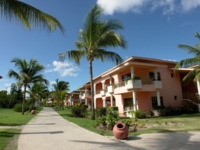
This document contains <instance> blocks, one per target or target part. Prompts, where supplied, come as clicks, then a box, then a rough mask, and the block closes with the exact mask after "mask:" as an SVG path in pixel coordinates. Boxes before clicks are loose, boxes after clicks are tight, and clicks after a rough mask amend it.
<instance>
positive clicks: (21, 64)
mask: <svg viewBox="0 0 200 150" xmlns="http://www.w3.org/2000/svg"><path fill="white" fill-rule="evenodd" d="M11 62H13V63H15V67H16V68H17V70H18V72H16V71H14V70H12V69H10V70H9V72H8V77H10V78H11V77H13V78H15V79H16V80H17V84H18V85H20V86H23V87H24V97H23V103H22V115H24V103H25V99H26V90H27V87H30V86H31V84H33V83H44V84H48V81H47V80H46V79H44V77H43V75H42V74H40V72H41V71H43V70H44V66H43V65H40V64H39V63H38V61H37V60H35V59H31V60H30V61H29V62H27V61H26V59H24V60H22V59H19V58H14V59H13V60H11Z"/></svg>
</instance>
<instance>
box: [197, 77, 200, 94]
mask: <svg viewBox="0 0 200 150" xmlns="http://www.w3.org/2000/svg"><path fill="white" fill-rule="evenodd" d="M197 90H198V94H199V95H200V81H199V80H197Z"/></svg>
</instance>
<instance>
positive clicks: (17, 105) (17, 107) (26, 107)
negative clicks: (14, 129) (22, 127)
mask: <svg viewBox="0 0 200 150" xmlns="http://www.w3.org/2000/svg"><path fill="white" fill-rule="evenodd" d="M13 110H14V111H16V112H22V104H16V105H15V106H14V108H13ZM29 110H30V108H29V106H28V105H26V104H25V105H24V112H26V111H29Z"/></svg>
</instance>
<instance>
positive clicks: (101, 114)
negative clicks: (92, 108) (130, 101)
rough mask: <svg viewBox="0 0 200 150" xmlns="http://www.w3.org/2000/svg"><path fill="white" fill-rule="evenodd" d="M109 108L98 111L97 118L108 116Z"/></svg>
mask: <svg viewBox="0 0 200 150" xmlns="http://www.w3.org/2000/svg"><path fill="white" fill-rule="evenodd" d="M106 112H107V108H106V107H101V108H98V109H96V118H98V117H103V116H106Z"/></svg>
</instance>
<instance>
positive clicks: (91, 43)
mask: <svg viewBox="0 0 200 150" xmlns="http://www.w3.org/2000/svg"><path fill="white" fill-rule="evenodd" d="M102 12H103V9H102V8H101V7H100V6H99V5H94V6H93V7H92V9H91V10H90V11H89V12H88V14H87V15H86V18H85V21H84V25H83V30H79V37H78V41H77V42H75V44H76V47H77V49H76V50H70V51H67V52H64V53H61V54H59V58H60V60H61V61H62V62H63V61H64V59H65V57H66V56H67V57H68V58H69V59H72V60H74V61H75V62H76V63H77V64H80V59H81V58H83V57H85V56H86V58H87V60H88V63H89V74H90V86H91V108H92V119H93V120H94V119H95V111H94V85H93V71H92V70H93V69H92V62H93V61H94V59H100V60H101V61H102V62H103V61H104V60H106V59H107V60H112V61H115V62H116V64H118V63H121V62H122V61H123V59H122V58H121V57H120V56H119V55H118V54H117V53H115V52H112V51H107V50H106V48H108V47H122V48H125V47H126V42H125V40H124V39H123V37H122V36H121V35H120V34H118V33H117V32H116V31H117V30H118V29H123V27H122V24H121V23H120V22H119V21H118V20H106V21H101V20H100V17H101V14H102Z"/></svg>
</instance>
